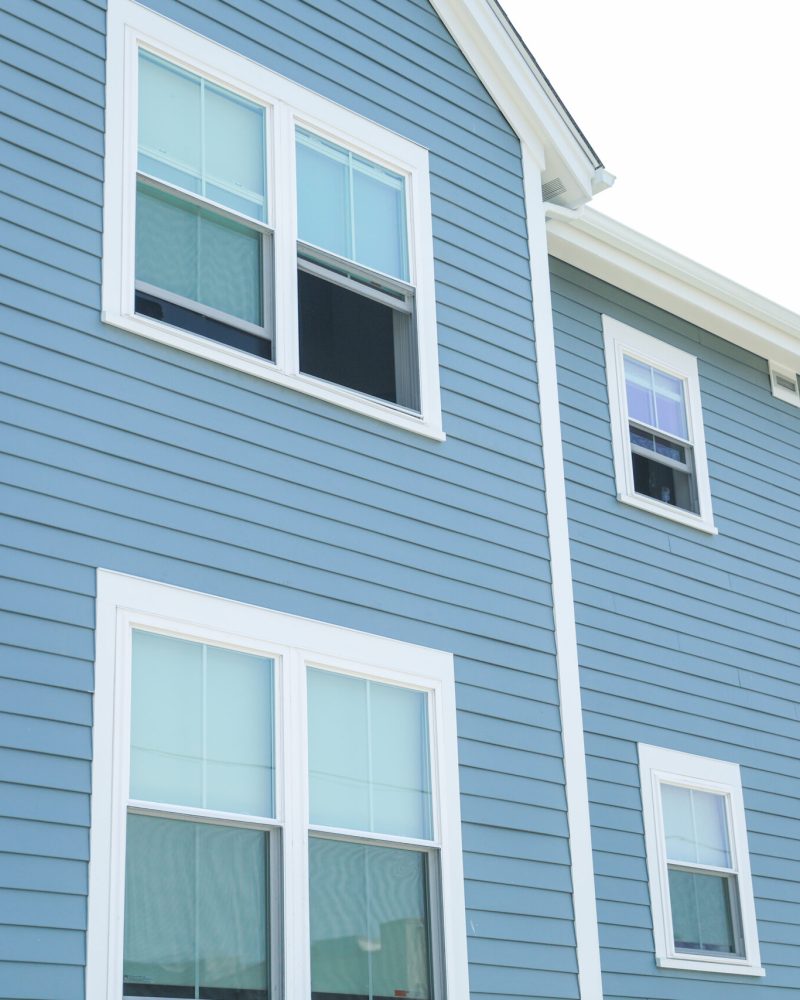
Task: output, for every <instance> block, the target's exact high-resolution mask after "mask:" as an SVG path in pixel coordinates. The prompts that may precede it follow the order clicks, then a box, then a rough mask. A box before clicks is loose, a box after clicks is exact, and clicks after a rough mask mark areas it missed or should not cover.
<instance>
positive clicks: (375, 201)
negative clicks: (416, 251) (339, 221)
mask: <svg viewBox="0 0 800 1000" xmlns="http://www.w3.org/2000/svg"><path fill="white" fill-rule="evenodd" d="M405 202H406V199H405V182H404V180H403V178H402V177H400V176H399V175H398V174H393V173H390V172H389V171H388V170H383V169H381V168H380V167H376V166H373V165H372V164H370V163H367V162H366V161H364V160H361V159H360V158H359V157H353V209H354V211H353V214H354V225H355V231H354V236H353V243H354V246H355V250H354V259H355V260H357V261H358V263H359V264H363V265H364V267H369V268H372V269H373V270H375V271H382V272H383V273H384V274H391V275H393V276H394V277H396V278H401V279H402V280H403V281H407V280H408V252H407V250H406V203H405Z"/></svg>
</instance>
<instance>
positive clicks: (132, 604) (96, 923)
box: [86, 569, 469, 1000]
mask: <svg viewBox="0 0 800 1000" xmlns="http://www.w3.org/2000/svg"><path fill="white" fill-rule="evenodd" d="M134 629H145V630H149V631H156V632H160V633H162V634H164V633H166V634H169V635H173V636H177V637H180V638H185V639H189V640H193V641H198V642H207V643H212V644H218V645H223V646H226V647H229V648H230V647H232V648H235V649H237V650H241V651H244V652H249V653H255V654H257V655H260V656H269V657H271V658H272V659H273V660H274V661H275V675H276V691H275V706H276V709H275V711H276V719H275V733H276V747H275V764H276V770H275V806H276V808H275V812H276V816H275V820H274V822H270V821H267V822H264V821H259V825H260V826H262V827H264V828H271V829H273V830H275V831H278V832H279V835H280V840H281V853H282V859H281V870H280V872H279V874H278V877H279V879H280V882H281V884H282V886H283V892H282V896H281V903H280V907H281V910H282V913H281V920H280V924H281V926H280V939H281V943H280V946H279V949H278V955H275V956H273V967H274V968H273V971H274V973H275V974H277V975H279V976H280V978H281V980H282V986H283V989H282V992H281V991H279V990H277V989H276V990H275V991H274V992H273V991H271V992H270V996H273V995H274V996H275V997H276V998H277V997H279V996H282V997H283V1000H307V998H308V997H309V996H310V995H311V970H310V940H309V900H308V837H309V832H312V833H313V830H314V829H315V828H310V827H309V809H308V747H307V720H306V690H305V689H306V673H307V670H306V668H307V666H321V667H324V668H329V669H333V670H338V671H344V672H347V673H351V674H356V675H358V676H361V677H367V678H369V679H375V680H379V681H385V682H388V683H395V684H401V685H404V686H407V687H412V688H415V689H417V690H422V691H424V692H426V693H427V694H428V707H429V720H430V723H429V724H430V739H431V747H430V751H431V752H430V759H431V772H432V792H433V818H434V831H433V838H432V840H431V841H424V842H420V845H421V846H422V847H424V848H425V849H428V850H429V851H434V850H435V851H436V852H437V853H438V856H439V864H438V880H439V890H440V905H437V900H436V899H435V898H432V899H431V925H432V926H431V935H432V950H433V952H434V954H433V955H432V958H433V962H434V967H435V966H436V961H437V956H436V954H435V952H436V951H437V949H436V948H435V945H436V943H437V942H439V943H440V944H441V948H439V949H438V951H439V953H440V954H441V956H442V961H443V964H444V967H443V969H440V971H441V973H442V974H441V976H440V979H441V980H442V982H443V983H445V984H446V986H445V987H444V990H445V992H446V997H447V998H449V1000H457V998H461V997H466V996H468V995H469V983H468V966H467V945H466V910H465V900H464V871H463V857H462V847H461V808H460V798H459V782H458V752H457V742H456V706H455V682H454V673H453V656H452V654H450V653H446V652H442V651H440V650H434V649H428V648H426V647H422V646H416V645H412V644H410V643H405V642H400V641H398V640H395V639H389V638H385V637H382V636H376V635H370V634H368V633H365V632H356V631H353V630H350V629H346V628H340V627H338V626H335V625H329V624H326V623H323V622H318V621H313V620H310V619H306V618H299V617H295V616H293V615H287V614H282V613H280V612H276V611H269V610H265V609H263V608H258V607H254V606H251V605H246V604H239V603H237V602H234V601H229V600H226V599H223V598H220V597H214V596H211V595H208V594H201V593H196V592H194V591H189V590H183V589H180V588H177V587H172V586H168V585H166V584H162V583H156V582H153V581H150V580H143V579H139V578H137V577H131V576H126V575H122V574H119V573H114V572H110V571H108V570H103V569H100V570H98V572H97V625H96V637H95V642H96V658H95V694H94V729H93V757H92V822H91V835H90V852H91V853H90V862H89V904H88V935H87V966H86V1000H120V998H121V997H122V962H123V918H124V882H125V819H126V814H127V810H128V806H129V799H128V788H129V770H130V762H129V755H130V749H129V747H130V675H131V656H132V633H133V630H134ZM290 790H291V794H290ZM180 812H181V814H183V815H187V814H188V815H191V814H192V812H193V810H191V809H184V808H181V810H180ZM194 813H196V814H197V815H203V814H204V811H203V810H194ZM235 818H236V819H241V817H235ZM347 837H348V839H351V840H356V841H360V842H364V843H376V844H380V843H385V842H387V841H391V839H392V838H391V837H384V836H381V835H377V834H376V835H372V834H367V833H358V834H351V833H350V832H348V833H347ZM273 839H274V838H273ZM395 839H396V840H397V841H398V842H402V843H405V844H407V843H409V842H410V841H409V839H408V838H395ZM273 874H274V873H273ZM437 916H438V920H437V921H436V922H437V924H438V926H434V920H436V918H437ZM273 919H274V918H273ZM438 1000H445V997H444V996H443V995H440V996H439V998H438Z"/></svg>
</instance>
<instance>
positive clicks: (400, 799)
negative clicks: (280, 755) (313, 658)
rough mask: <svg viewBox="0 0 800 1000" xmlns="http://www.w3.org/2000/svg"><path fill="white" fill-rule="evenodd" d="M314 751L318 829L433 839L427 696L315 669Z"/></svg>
mask: <svg viewBox="0 0 800 1000" xmlns="http://www.w3.org/2000/svg"><path fill="white" fill-rule="evenodd" d="M308 745H309V782H310V817H311V822H312V823H313V824H316V825H320V826H329V827H337V828H341V829H347V830H364V831H367V832H374V833H387V834H393V835H396V836H402V837H414V838H417V839H421V840H429V839H431V838H432V836H433V831H432V815H431V779H430V760H429V754H428V711H427V696H426V694H425V693H424V692H421V691H412V690H410V689H408V688H403V687H399V686H397V685H393V684H382V683H379V682H377V681H370V680H366V679H364V678H360V677H351V676H348V675H346V674H339V673H335V672H333V671H330V670H319V669H316V668H310V669H309V671H308Z"/></svg>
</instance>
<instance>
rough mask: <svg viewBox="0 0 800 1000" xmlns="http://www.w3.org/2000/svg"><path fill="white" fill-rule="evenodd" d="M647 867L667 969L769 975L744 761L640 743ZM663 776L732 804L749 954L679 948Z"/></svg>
mask: <svg viewBox="0 0 800 1000" xmlns="http://www.w3.org/2000/svg"><path fill="white" fill-rule="evenodd" d="M639 773H640V778H641V789H642V810H643V818H644V836H645V847H646V851H647V872H648V879H649V883H650V903H651V907H652V913H653V936H654V939H655V951H656V964H657V965H659V966H660V967H661V968H664V969H684V970H691V971H694V972H719V973H726V974H727V975H740V976H763V975H765V971H764V969H763V968H762V967H761V954H760V948H759V943H758V927H757V924H756V911H755V901H754V899H753V880H752V875H751V871H750V853H749V850H748V846H747V823H746V819H745V812H744V799H743V797H742V779H741V774H740V771H739V765H738V764H733V763H730V762H728V761H722V760H714V759H712V758H708V757H697V756H694V755H693V754H687V753H680V752H679V751H676V750H665V749H664V748H663V747H653V746H647V745H646V744H643V743H640V744H639ZM663 782H666V783H668V784H672V785H681V786H683V787H684V788H696V789H700V790H701V791H708V792H716V793H717V794H721V795H725V796H726V798H727V801H728V806H729V824H730V831H729V832H730V837H731V850H732V853H733V858H734V859H735V867H736V871H737V877H738V889H739V905H740V909H741V921H742V937H743V943H744V949H745V957H744V958H741V959H739V958H731V957H730V956H715V955H686V954H684V953H681V952H677V951H676V950H675V946H674V939H673V935H672V912H671V909H670V901H669V879H668V873H667V851H666V841H665V836H664V822H663V816H662V810H661V795H660V792H659V785H660V784H661V783H663Z"/></svg>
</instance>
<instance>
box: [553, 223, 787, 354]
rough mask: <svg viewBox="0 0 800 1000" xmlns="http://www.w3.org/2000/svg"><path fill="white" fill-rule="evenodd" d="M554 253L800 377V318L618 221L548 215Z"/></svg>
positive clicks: (561, 258)
mask: <svg viewBox="0 0 800 1000" xmlns="http://www.w3.org/2000/svg"><path fill="white" fill-rule="evenodd" d="M547 243H548V249H549V251H550V253H551V255H552V256H553V257H557V258H558V259H559V260H563V261H566V263H568V264H572V265H573V266H574V267H577V268H580V270H582V271H586V272H588V273H589V274H592V275H594V276H595V277H597V278H601V279H602V280H603V281H607V282H609V283H610V284H612V285H615V286H616V287H617V288H621V289H622V290H623V291H626V292H629V293H630V294H632V295H636V296H637V297H638V298H641V299H644V300H645V301H646V302H650V303H652V304H653V305H655V306H658V307H660V308H661V309H664V310H666V311H667V312H670V313H672V314H673V315H675V316H679V317H680V318H681V319H684V320H687V321H688V322H689V323H693V324H694V325H695V326H698V327H700V328H701V329H703V330H707V331H708V332H709V333H713V334H716V335H717V336H718V337H722V338H723V339H725V340H727V341H729V342H730V343H732V344H736V345H737V346H739V347H742V348H744V349H745V350H747V351H750V352H752V353H753V354H757V355H760V356H761V357H763V358H767V359H768V360H770V361H772V362H774V363H777V364H779V365H782V366H784V367H786V368H789V369H790V370H791V371H793V372H800V316H798V314H797V313H794V312H792V311H791V310H790V309H785V308H784V307H783V306H780V305H777V304H776V303H775V302H771V301H770V300H769V299H766V298H764V297H763V296H761V295H758V294H756V293H755V292H752V291H750V290H749V289H747V288H745V287H744V286H742V285H739V284H737V283H736V282H735V281H731V280H729V279H728V278H725V277H723V276H722V275H720V274H717V273H716V272H715V271H712V270H710V269H709V268H707V267H703V266H702V265H701V264H697V263H696V262H695V261H693V260H690V259H689V258H688V257H684V256H683V255H682V254H679V253H676V252H675V251H674V250H670V249H669V248H668V247H665V246H663V245H662V244H660V243H657V242H656V241H655V240H651V239H650V238H649V237H647V236H643V235H642V234H641V233H637V232H636V231H635V230H633V229H629V228H628V227H627V226H624V225H623V224H622V223H620V222H616V221H615V220H614V219H609V218H608V217H607V216H605V215H602V214H601V213H600V212H596V211H594V210H593V209H589V208H586V209H584V210H583V211H582V212H580V213H579V214H577V215H571V214H570V213H561V212H559V210H558V209H551V210H550V217H549V219H548V223H547Z"/></svg>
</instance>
